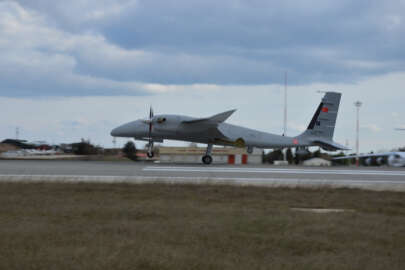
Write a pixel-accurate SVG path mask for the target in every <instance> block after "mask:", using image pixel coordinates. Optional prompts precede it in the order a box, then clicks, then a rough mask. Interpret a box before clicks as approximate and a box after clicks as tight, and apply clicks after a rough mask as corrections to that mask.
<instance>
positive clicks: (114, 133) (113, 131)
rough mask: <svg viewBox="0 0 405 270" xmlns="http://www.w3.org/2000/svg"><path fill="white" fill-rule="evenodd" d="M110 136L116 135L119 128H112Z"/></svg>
mask: <svg viewBox="0 0 405 270" xmlns="http://www.w3.org/2000/svg"><path fill="white" fill-rule="evenodd" d="M110 134H111V136H113V137H118V136H119V134H120V132H119V128H114V129H113V130H111V133H110Z"/></svg>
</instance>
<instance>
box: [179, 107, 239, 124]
mask: <svg viewBox="0 0 405 270" xmlns="http://www.w3.org/2000/svg"><path fill="white" fill-rule="evenodd" d="M235 111H236V110H230V111H226V112H223V113H219V114H216V115H213V116H211V117H207V118H197V119H192V120H185V121H183V122H182V123H183V124H195V123H204V124H215V125H216V124H219V123H222V122H225V120H226V119H228V118H229V117H230V116H231V115H232V114H233V113H234V112H235Z"/></svg>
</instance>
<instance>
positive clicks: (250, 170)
mask: <svg viewBox="0 0 405 270" xmlns="http://www.w3.org/2000/svg"><path fill="white" fill-rule="evenodd" d="M143 171H155V172H156V171H159V172H162V171H163V172H218V173H277V174H324V175H383V176H404V177H405V171H374V170H368V171H367V170H327V169H325V170H319V169H318V170H317V169H273V168H225V167H159V166H149V167H145V168H143Z"/></svg>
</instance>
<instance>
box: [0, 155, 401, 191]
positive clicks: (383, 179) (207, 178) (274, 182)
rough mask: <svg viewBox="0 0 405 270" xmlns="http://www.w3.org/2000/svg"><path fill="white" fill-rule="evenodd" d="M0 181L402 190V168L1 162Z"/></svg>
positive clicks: (42, 161) (44, 161)
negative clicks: (207, 184) (162, 183)
mask: <svg viewBox="0 0 405 270" xmlns="http://www.w3.org/2000/svg"><path fill="white" fill-rule="evenodd" d="M0 181H68V182H85V181H88V182H107V183H114V182H127V183H150V182H165V183H210V184H235V185H256V186H290V187H291V186H294V187H295V186H299V187H318V186H328V187H356V188H364V189H372V190H395V191H405V169H402V168H399V169H397V168H381V167H380V168H364V167H363V168H361V169H358V168H352V167H350V168H348V167H331V168H320V167H316V168H308V167H296V166H291V167H278V166H269V165H260V166H228V165H211V166H206V165H198V164H193V165H185V164H182V165H176V164H154V163H135V162H118V161H117V162H102V161H56V160H55V161H46V160H41V161H35V160H30V161H16V160H1V161H0Z"/></svg>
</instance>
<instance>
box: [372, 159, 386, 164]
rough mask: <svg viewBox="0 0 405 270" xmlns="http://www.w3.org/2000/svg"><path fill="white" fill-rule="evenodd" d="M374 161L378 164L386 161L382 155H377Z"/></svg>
mask: <svg viewBox="0 0 405 270" xmlns="http://www.w3.org/2000/svg"><path fill="white" fill-rule="evenodd" d="M375 161H376V162H377V164H378V165H384V164H385V163H386V162H385V158H384V157H379V158H377V159H376V160H375Z"/></svg>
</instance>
